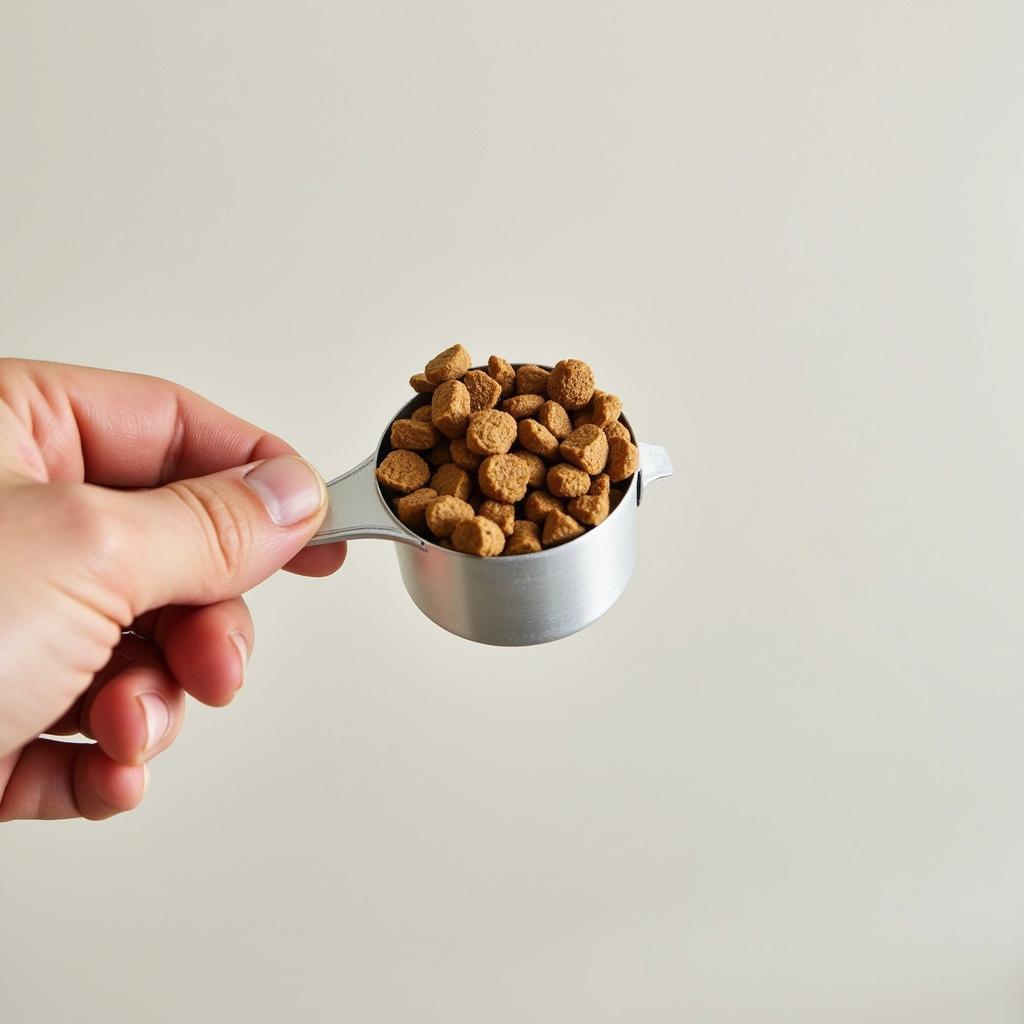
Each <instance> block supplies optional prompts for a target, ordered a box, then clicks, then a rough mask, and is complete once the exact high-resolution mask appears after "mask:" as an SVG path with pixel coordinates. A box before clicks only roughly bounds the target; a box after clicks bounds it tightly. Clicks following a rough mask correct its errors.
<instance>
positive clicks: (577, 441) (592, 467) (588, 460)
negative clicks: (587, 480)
mask: <svg viewBox="0 0 1024 1024" xmlns="http://www.w3.org/2000/svg"><path fill="white" fill-rule="evenodd" d="M558 450H559V451H560V452H561V453H562V458H563V459H565V461H566V462H571V463H572V464H573V465H574V466H579V467H580V469H583V470H586V472H587V473H590V474H591V475H594V474H597V473H600V472H601V471H602V470H603V469H604V467H605V464H606V463H607V462H608V438H607V437H605V434H604V431H603V430H601V428H600V427H595V426H594V425H593V424H592V423H585V424H584V425H583V426H582V427H577V428H576V430H574V431H573V432H572V433H571V434H570V435H569V436H568V437H567V438H566V439H565V440H564V441H563V442H562V443H561V445H560V446H559V449H558ZM589 486H590V485H589V484H587V487H589Z"/></svg>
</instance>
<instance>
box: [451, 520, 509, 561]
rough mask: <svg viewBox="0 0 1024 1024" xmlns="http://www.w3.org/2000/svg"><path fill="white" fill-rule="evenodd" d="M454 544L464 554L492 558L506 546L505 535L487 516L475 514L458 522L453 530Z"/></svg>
mask: <svg viewBox="0 0 1024 1024" xmlns="http://www.w3.org/2000/svg"><path fill="white" fill-rule="evenodd" d="M452 544H453V545H454V547H455V550H456V551H461V552H463V554H467V555H477V556H479V557H480V558H491V557H493V556H494V555H500V554H501V550H502V548H504V546H505V535H504V534H503V533H502V532H501V530H499V529H498V526H497V524H496V523H494V522H492V521H491V520H490V519H488V518H487V517H486V516H474V517H473V518H472V519H463V520H461V521H460V522H459V523H456V525H455V529H454V530H453V531H452Z"/></svg>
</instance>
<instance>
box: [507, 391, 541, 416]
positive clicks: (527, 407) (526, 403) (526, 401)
mask: <svg viewBox="0 0 1024 1024" xmlns="http://www.w3.org/2000/svg"><path fill="white" fill-rule="evenodd" d="M543 404H544V399H543V397H542V396H540V395H515V396H514V397H512V398H506V399H505V401H504V402H502V403H501V407H502V409H504V411H505V412H507V413H508V414H509V416H512V417H514V418H515V419H517V420H522V419H526V417H527V416H534V415H536V413H537V412H538V410H539V409H540V407H541V406H542V405H543Z"/></svg>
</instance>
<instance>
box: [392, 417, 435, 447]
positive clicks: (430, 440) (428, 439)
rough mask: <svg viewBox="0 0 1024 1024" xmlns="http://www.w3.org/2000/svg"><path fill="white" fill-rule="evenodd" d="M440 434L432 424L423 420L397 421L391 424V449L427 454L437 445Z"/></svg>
mask: <svg viewBox="0 0 1024 1024" xmlns="http://www.w3.org/2000/svg"><path fill="white" fill-rule="evenodd" d="M440 436H441V435H440V434H439V433H438V432H437V430H436V429H435V427H434V425H433V424H432V423H424V422H423V421H422V420H395V422H394V423H392V424H391V447H392V448H404V449H405V450H406V451H410V452H427V451H430V449H431V448H433V447H434V445H435V444H437V442H438V440H439V439H440Z"/></svg>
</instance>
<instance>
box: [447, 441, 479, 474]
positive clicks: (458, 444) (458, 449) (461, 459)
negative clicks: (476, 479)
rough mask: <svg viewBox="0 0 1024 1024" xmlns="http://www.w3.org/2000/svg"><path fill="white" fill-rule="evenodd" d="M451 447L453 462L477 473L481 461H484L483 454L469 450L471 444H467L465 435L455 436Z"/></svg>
mask: <svg viewBox="0 0 1024 1024" xmlns="http://www.w3.org/2000/svg"><path fill="white" fill-rule="evenodd" d="M449 449H450V450H451V453H452V462H454V463H455V465H456V466H461V467H462V468H463V469H468V470H469V471H470V472H471V473H475V472H476V471H477V470H478V469H479V468H480V463H481V462H483V461H484V460H483V456H481V455H477V454H475V453H474V452H471V451H470V450H469V445H468V444H466V439H465V438H464V437H457V438H455V440H454V441H452V443H451V444H450V445H449Z"/></svg>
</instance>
